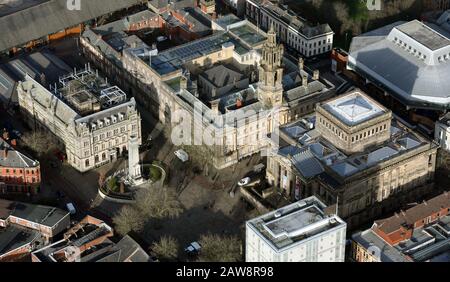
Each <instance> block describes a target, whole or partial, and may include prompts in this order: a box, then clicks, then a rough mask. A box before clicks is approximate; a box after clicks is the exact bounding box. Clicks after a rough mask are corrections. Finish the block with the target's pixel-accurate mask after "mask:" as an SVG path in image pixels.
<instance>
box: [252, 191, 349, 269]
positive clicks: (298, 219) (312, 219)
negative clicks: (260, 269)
mask: <svg viewBox="0 0 450 282" xmlns="http://www.w3.org/2000/svg"><path fill="white" fill-rule="evenodd" d="M328 211H329V209H327V206H325V204H324V203H322V202H321V201H320V200H319V199H318V198H316V197H315V196H312V197H309V198H306V199H303V200H300V201H298V202H295V203H293V204H290V205H288V206H285V207H283V208H280V209H278V210H275V211H272V212H269V213H267V214H265V215H262V216H260V217H257V218H255V219H252V220H249V221H247V223H246V243H245V244H246V250H245V260H246V262H344V257H345V242H346V229H347V224H346V223H345V222H344V221H343V220H342V219H341V218H339V217H338V216H337V215H335V214H333V213H329V212H328Z"/></svg>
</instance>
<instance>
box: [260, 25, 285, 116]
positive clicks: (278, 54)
mask: <svg viewBox="0 0 450 282" xmlns="http://www.w3.org/2000/svg"><path fill="white" fill-rule="evenodd" d="M267 35H268V38H267V41H266V43H265V44H264V46H263V48H262V59H261V63H260V66H259V85H258V99H259V100H260V101H261V102H262V103H263V104H264V105H265V106H266V107H269V108H271V107H274V106H281V104H282V103H283V83H282V82H283V67H282V59H283V54H284V47H283V45H281V44H277V35H276V33H275V30H274V27H273V25H272V26H271V27H270V30H269V32H268V33H267Z"/></svg>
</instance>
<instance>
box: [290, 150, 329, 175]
mask: <svg viewBox="0 0 450 282" xmlns="http://www.w3.org/2000/svg"><path fill="white" fill-rule="evenodd" d="M292 162H293V164H294V166H295V167H296V168H297V170H298V171H299V172H300V173H301V174H302V175H303V176H304V177H305V178H311V177H314V176H316V175H318V174H321V173H322V172H324V169H323V167H322V165H321V164H320V162H319V161H318V160H317V159H316V158H315V157H314V155H313V154H312V153H311V151H310V150H309V149H306V150H302V151H300V152H299V153H298V154H296V155H294V156H293V157H292Z"/></svg>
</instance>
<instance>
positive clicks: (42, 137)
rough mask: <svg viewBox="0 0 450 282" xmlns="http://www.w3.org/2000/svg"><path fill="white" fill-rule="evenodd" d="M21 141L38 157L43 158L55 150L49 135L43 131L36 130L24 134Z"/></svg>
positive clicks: (55, 146)
mask: <svg viewBox="0 0 450 282" xmlns="http://www.w3.org/2000/svg"><path fill="white" fill-rule="evenodd" d="M21 139H22V142H23V143H24V144H25V146H26V147H28V148H29V149H31V150H32V151H33V152H35V153H36V154H37V155H38V156H43V155H45V154H47V153H49V152H50V151H51V150H53V149H55V148H57V145H56V144H55V142H54V141H55V140H54V139H53V137H52V136H51V133H46V132H44V131H40V130H38V131H30V132H26V133H25V134H24V135H23V136H22V138H21Z"/></svg>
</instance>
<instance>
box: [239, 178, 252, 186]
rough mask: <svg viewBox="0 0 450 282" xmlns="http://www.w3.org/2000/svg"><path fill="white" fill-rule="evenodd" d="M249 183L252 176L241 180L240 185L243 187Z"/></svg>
mask: <svg viewBox="0 0 450 282" xmlns="http://www.w3.org/2000/svg"><path fill="white" fill-rule="evenodd" d="M249 183H250V177H245V178H242V179H241V180H239V182H238V185H239V186H241V187H242V186H245V185H247V184H249Z"/></svg>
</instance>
